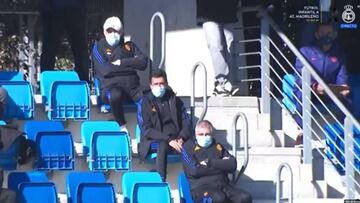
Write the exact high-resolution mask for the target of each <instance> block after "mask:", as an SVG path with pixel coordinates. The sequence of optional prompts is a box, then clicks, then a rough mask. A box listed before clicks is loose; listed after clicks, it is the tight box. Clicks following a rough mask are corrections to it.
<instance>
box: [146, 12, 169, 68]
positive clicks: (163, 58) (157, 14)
mask: <svg viewBox="0 0 360 203" xmlns="http://www.w3.org/2000/svg"><path fill="white" fill-rule="evenodd" d="M156 18H159V20H160V24H161V58H160V63H159V66H158V68H159V69H164V64H165V38H166V36H165V29H166V28H165V17H164V15H163V14H162V13H161V12H156V13H154V15H153V16H152V17H151V20H150V59H151V61H152V63H153V62H154V24H155V19H156Z"/></svg>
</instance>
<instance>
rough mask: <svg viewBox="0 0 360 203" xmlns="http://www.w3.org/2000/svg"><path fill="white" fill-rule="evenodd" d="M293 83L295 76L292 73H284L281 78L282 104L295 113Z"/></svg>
mask: <svg viewBox="0 0 360 203" xmlns="http://www.w3.org/2000/svg"><path fill="white" fill-rule="evenodd" d="M295 83H296V78H295V76H294V75H293V74H286V75H285V76H284V78H283V80H282V91H283V94H284V95H283V96H284V99H283V104H284V106H285V107H286V108H287V109H288V110H289V111H290V112H291V113H295V110H296V105H295V104H296V100H295V95H294V94H295V88H296V87H295Z"/></svg>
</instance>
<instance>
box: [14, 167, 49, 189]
mask: <svg viewBox="0 0 360 203" xmlns="http://www.w3.org/2000/svg"><path fill="white" fill-rule="evenodd" d="M7 181H8V188H9V189H11V190H13V191H16V192H18V188H19V185H20V184H21V183H28V182H37V183H41V182H49V180H48V177H47V176H46V174H45V173H44V172H39V171H32V172H11V173H10V174H9V175H8V180H7Z"/></svg>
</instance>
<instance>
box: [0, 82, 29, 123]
mask: <svg viewBox="0 0 360 203" xmlns="http://www.w3.org/2000/svg"><path fill="white" fill-rule="evenodd" d="M0 86H1V87H3V88H5V89H6V90H7V92H8V100H7V105H6V109H5V115H4V116H5V118H7V119H9V118H18V119H31V118H33V116H34V109H35V105H34V103H35V102H34V95H33V90H32V87H31V85H30V83H29V82H27V81H0Z"/></svg>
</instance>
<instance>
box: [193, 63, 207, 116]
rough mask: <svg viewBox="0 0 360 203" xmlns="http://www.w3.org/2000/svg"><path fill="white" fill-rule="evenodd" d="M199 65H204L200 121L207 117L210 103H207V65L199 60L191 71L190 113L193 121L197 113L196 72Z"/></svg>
mask: <svg viewBox="0 0 360 203" xmlns="http://www.w3.org/2000/svg"><path fill="white" fill-rule="evenodd" d="M198 67H202V68H203V69H204V84H203V85H204V89H203V110H202V112H201V115H200V117H199V120H198V122H199V121H201V120H203V119H204V117H205V114H206V112H207V108H208V103H207V71H206V66H205V65H204V64H203V63H202V62H197V63H196V64H195V65H194V67H193V69H192V71H191V87H190V88H191V89H190V92H191V96H190V114H191V121H192V122H193V121H194V115H195V72H196V70H197V68H198Z"/></svg>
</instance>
